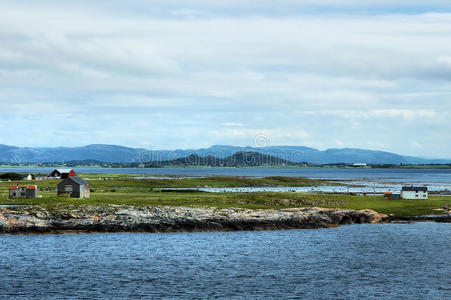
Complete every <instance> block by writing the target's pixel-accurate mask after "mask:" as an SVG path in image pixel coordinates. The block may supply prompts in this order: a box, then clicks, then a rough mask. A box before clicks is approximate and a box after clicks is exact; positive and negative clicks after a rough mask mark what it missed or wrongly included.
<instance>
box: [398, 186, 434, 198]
mask: <svg viewBox="0 0 451 300" xmlns="http://www.w3.org/2000/svg"><path fill="white" fill-rule="evenodd" d="M401 197H402V198H403V199H411V200H415V199H418V200H426V199H428V198H429V197H428V188H427V186H403V187H402V190H401Z"/></svg>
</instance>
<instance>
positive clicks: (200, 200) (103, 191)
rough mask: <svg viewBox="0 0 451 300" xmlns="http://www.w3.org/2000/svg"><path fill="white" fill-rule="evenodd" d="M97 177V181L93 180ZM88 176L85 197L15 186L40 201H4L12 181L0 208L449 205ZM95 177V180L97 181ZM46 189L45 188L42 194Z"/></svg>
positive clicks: (428, 210) (229, 182) (2, 185)
mask: <svg viewBox="0 0 451 300" xmlns="http://www.w3.org/2000/svg"><path fill="white" fill-rule="evenodd" d="M96 176H97V177H96ZM103 177H106V176H104V175H90V176H89V179H90V184H91V188H92V189H93V190H94V192H93V193H91V198H89V199H70V198H66V197H56V192H55V188H56V185H57V183H58V181H56V180H45V181H36V182H17V183H24V184H30V183H32V184H38V185H39V188H40V194H41V195H42V196H43V198H36V199H8V186H9V185H11V184H12V182H0V204H27V205H39V206H45V207H47V208H49V209H58V207H61V206H69V205H109V204H117V205H120V204H126V205H136V206H207V207H218V208H230V207H238V208H252V209H267V208H272V209H281V208H291V207H312V206H317V207H329V208H344V209H358V210H359V209H366V208H370V209H374V210H376V211H378V212H381V213H385V214H394V215H395V216H396V217H402V216H416V215H425V214H433V213H437V211H434V209H437V208H441V207H443V206H444V205H451V197H442V196H432V197H430V199H429V200H390V199H384V198H383V197H382V196H349V195H341V194H340V195H338V194H310V193H292V192H291V193H290V192H284V193H276V192H260V193H202V192H192V193H188V192H187V193H176V192H169V193H167V192H161V191H160V190H159V189H161V188H168V187H179V188H188V187H203V186H211V187H237V186H240V187H242V186H295V185H297V186H303V185H312V184H313V185H318V184H324V182H322V181H317V180H309V179H305V178H291V177H270V178H241V177H207V178H189V179H175V180H171V179H144V180H139V179H132V178H127V177H125V176H116V177H111V176H108V178H111V179H108V180H103V179H102V178H103ZM99 178H101V179H99ZM14 183H16V182H14ZM46 189H50V190H49V191H46Z"/></svg>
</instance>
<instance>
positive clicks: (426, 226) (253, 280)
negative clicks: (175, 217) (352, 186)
mask: <svg viewBox="0 0 451 300" xmlns="http://www.w3.org/2000/svg"><path fill="white" fill-rule="evenodd" d="M450 237H451V224H445V223H416V224H409V225H406V224H365V225H350V226H342V227H339V228H332V229H313V230H287V231H253V232H213V233H173V234H166V233H165V234H152V233H111V234H63V235H0V276H1V277H0V298H1V299H7V298H24V299H25V298H26V299H30V298H32V299H60V298H84V299H96V298H105V299H113V298H115V299H117V298H154V299H161V298H164V299H173V298H181V299H199V298H200V299H204V298H210V299H211V298H221V299H451V242H450Z"/></svg>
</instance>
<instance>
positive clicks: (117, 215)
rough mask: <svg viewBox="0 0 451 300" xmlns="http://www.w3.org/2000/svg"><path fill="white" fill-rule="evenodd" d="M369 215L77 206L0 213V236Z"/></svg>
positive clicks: (309, 222) (366, 216)
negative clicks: (6, 234)
mask: <svg viewBox="0 0 451 300" xmlns="http://www.w3.org/2000/svg"><path fill="white" fill-rule="evenodd" d="M384 217H386V216H384V215H381V214H379V213H377V212H376V211H373V210H361V211H355V210H338V209H325V208H292V209H281V210H263V209H262V210H251V209H238V208H228V209H217V208H206V207H203V208H194V207H141V206H139V207H132V206H117V205H109V206H77V207H64V208H63V207H62V208H58V209H53V210H52V211H49V210H47V209H45V208H42V207H36V206H30V207H16V208H1V209H0V232H3V233H40V232H42V233H44V232H68V231H84V232H123V231H144V232H178V231H235V230H263V229H295V228H325V227H336V226H339V225H342V224H354V223H378V222H381V221H382V220H383V219H384Z"/></svg>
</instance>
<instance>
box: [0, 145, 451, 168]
mask: <svg viewBox="0 0 451 300" xmlns="http://www.w3.org/2000/svg"><path fill="white" fill-rule="evenodd" d="M239 152H255V153H261V154H265V155H267V156H268V157H266V158H269V156H271V157H277V158H279V159H280V160H279V162H280V163H281V164H285V163H287V164H288V163H289V162H294V163H299V162H306V163H311V164H329V163H347V164H352V163H367V164H396V165H398V164H449V163H451V159H449V160H446V159H426V158H419V157H412V156H404V155H399V154H395V153H390V152H384V151H373V150H365V149H353V148H344V149H328V150H325V151H320V150H317V149H314V148H309V147H302V146H270V147H237V146H221V145H217V146H212V147H210V148H202V149H189V150H148V149H140V148H127V147H122V146H115V145H88V146H84V147H58V148H28V147H25V148H21V147H14V146H6V145H0V162H3V163H46V162H57V163H60V162H66V161H74V160H80V161H83V160H93V161H101V162H105V163H147V162H163V161H174V160H177V159H181V158H185V159H188V158H189V157H190V156H192V155H196V156H198V157H208V156H210V157H216V158H219V159H223V160H224V159H226V158H228V157H231V156H232V155H234V154H237V153H239ZM191 158H193V157H191ZM235 158H237V157H235ZM254 158H255V155H254ZM261 158H264V157H261ZM224 162H225V161H224Z"/></svg>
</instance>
